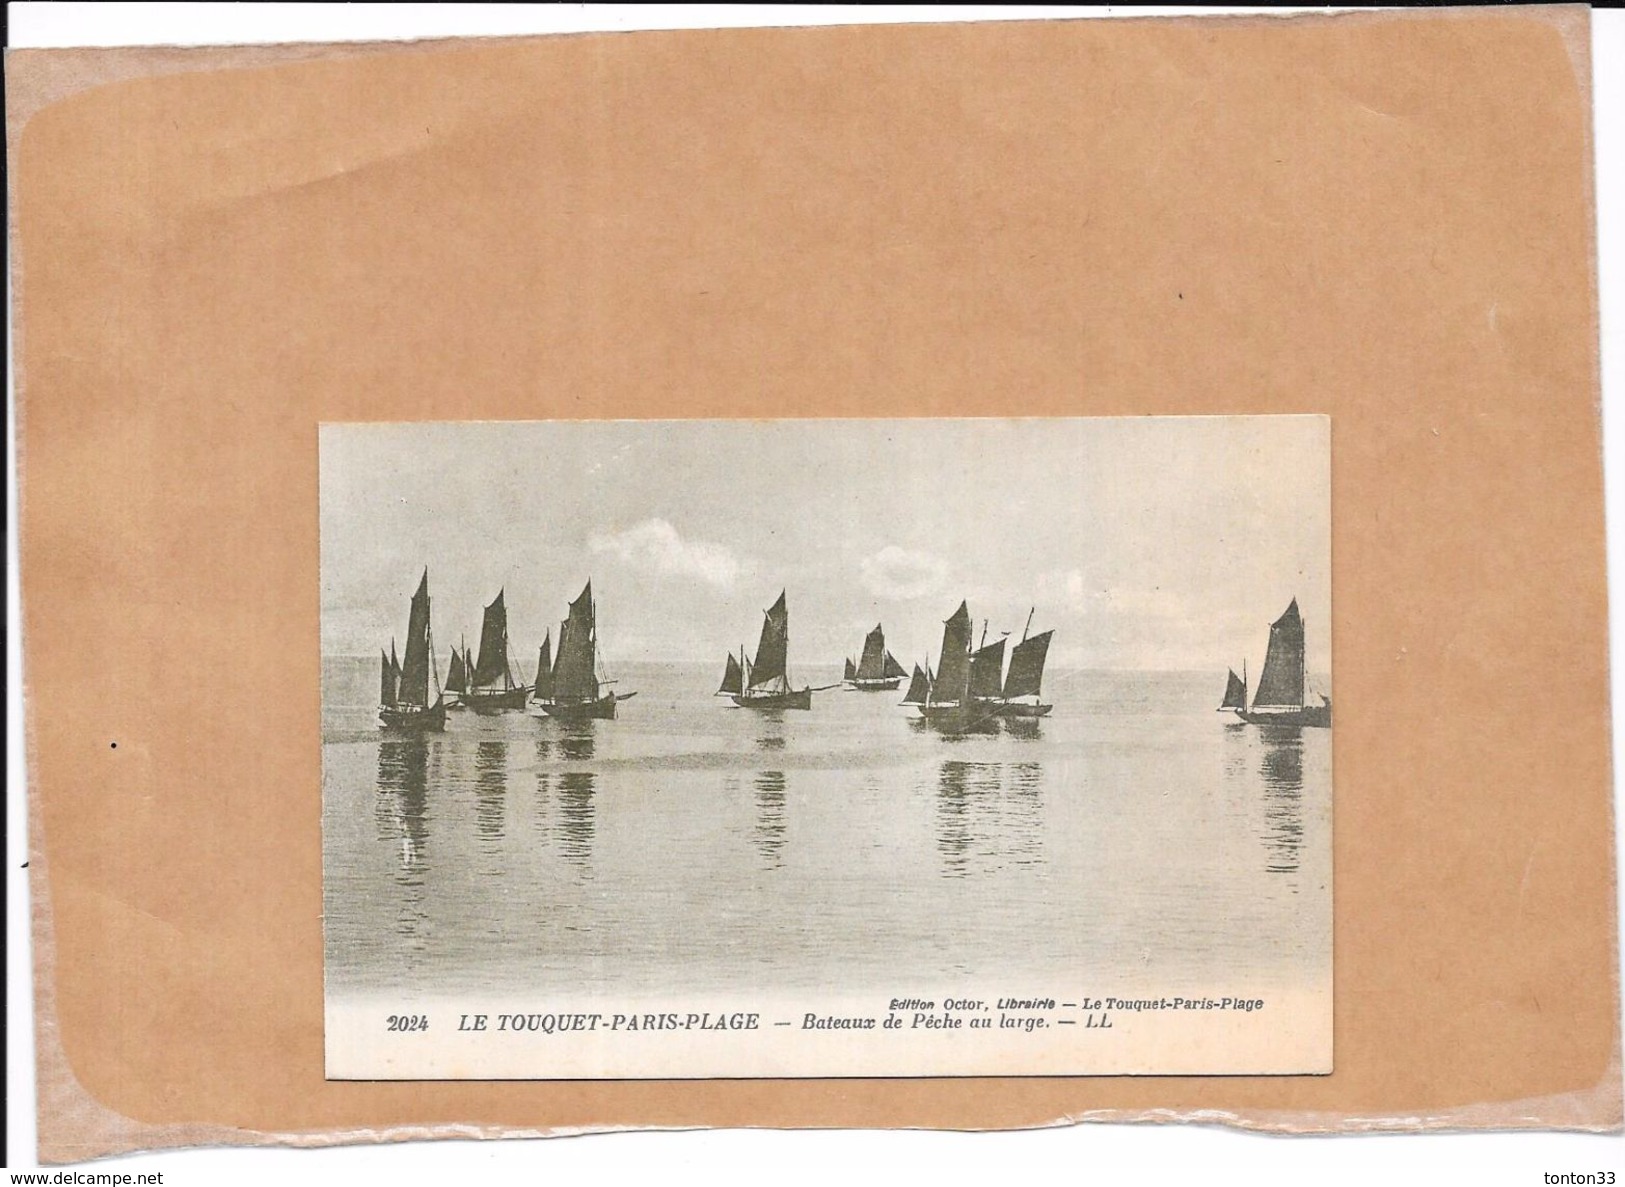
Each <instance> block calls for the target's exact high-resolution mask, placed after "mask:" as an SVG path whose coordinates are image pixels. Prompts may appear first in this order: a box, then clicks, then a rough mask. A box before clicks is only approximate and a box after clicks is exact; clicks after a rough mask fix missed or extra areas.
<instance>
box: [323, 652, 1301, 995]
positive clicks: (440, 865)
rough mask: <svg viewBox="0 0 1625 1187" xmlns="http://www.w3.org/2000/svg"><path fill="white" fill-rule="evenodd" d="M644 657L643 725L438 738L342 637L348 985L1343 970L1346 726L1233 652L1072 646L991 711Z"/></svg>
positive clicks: (327, 750) (603, 984) (730, 982)
mask: <svg viewBox="0 0 1625 1187" xmlns="http://www.w3.org/2000/svg"><path fill="white" fill-rule="evenodd" d="M617 675H618V676H619V677H620V679H621V683H620V684H619V685H618V686H617V687H618V688H619V689H620V690H621V691H629V690H634V689H635V690H637V692H638V695H637V697H636V698H635V699H634V700H631V701H628V702H625V703H623V704H622V705H620V706H619V713H620V717H619V719H618V720H616V721H600V722H593V723H590V724H586V725H578V726H564V725H561V724H559V723H558V722H555V721H552V720H549V719H545V718H541V717H534V716H530V715H528V714H524V713H509V714H503V715H500V716H495V717H479V716H475V715H473V714H471V713H466V712H453V713H452V714H451V715H450V720H449V722H448V724H447V726H446V730H445V732H444V733H443V734H431V735H427V736H426V737H423V738H408V737H398V736H392V735H387V734H384V733H383V732H382V731H380V730H379V729H378V728H377V726H376V717H375V702H376V699H377V686H378V679H377V661H376V660H375V659H352V658H347V657H345V658H333V657H330V658H328V659H326V660H324V663H323V669H322V678H323V718H322V726H323V771H324V774H323V787H324V808H323V846H324V867H325V903H326V946H327V978H328V986H329V990H330V991H331V992H332V993H334V994H337V995H340V996H342V995H344V994H345V993H360V992H368V993H370V992H379V991H387V990H399V989H406V988H410V989H414V990H418V991H426V992H436V993H461V992H485V991H491V990H510V989H512V990H524V991H526V992H528V993H546V992H548V991H557V992H565V991H583V992H591V991H595V990H598V989H608V988H613V989H616V990H620V991H623V992H625V991H669V992H679V991H698V992H704V991H715V990H724V989H741V988H749V987H761V986H774V987H778V988H784V989H796V990H804V989H812V990H817V989H832V988H835V987H840V988H843V989H849V990H850V989H861V988H866V987H883V986H884V987H891V986H897V985H900V984H904V983H907V984H910V985H912V984H916V983H923V984H935V983H936V981H935V980H933V979H938V978H959V977H961V976H965V977H981V978H998V979H1001V980H1002V979H1005V978H1008V979H1009V981H1010V983H1011V986H1012V990H1013V991H1019V990H1020V989H1021V988H1022V987H1023V982H1022V981H1021V979H1022V978H1028V979H1034V980H1036V979H1047V980H1048V982H1049V983H1053V975H1054V974H1055V972H1056V971H1057V970H1062V969H1065V970H1070V971H1073V972H1075V973H1077V974H1080V975H1089V976H1090V977H1092V978H1096V979H1107V978H1110V977H1112V976H1121V977H1133V978H1134V979H1135V980H1137V981H1141V982H1148V981H1149V982H1158V981H1166V982H1167V984H1168V985H1169V986H1170V992H1177V991H1179V990H1180V989H1181V988H1185V989H1190V990H1195V991H1200V992H1211V991H1215V990H1218V991H1223V989H1224V987H1225V986H1226V985H1227V984H1231V983H1234V984H1236V985H1238V986H1244V985H1245V984H1247V983H1249V982H1251V983H1255V984H1256V983H1257V982H1258V981H1259V980H1261V979H1270V980H1278V979H1282V978H1289V979H1294V980H1296V979H1310V980H1317V979H1320V978H1323V977H1328V978H1329V974H1330V968H1331V833H1330V828H1331V731H1330V730H1324V729H1320V730H1303V731H1301V733H1300V732H1297V731H1284V732H1281V733H1274V732H1271V733H1266V732H1264V731H1262V730H1260V729H1257V728H1254V727H1248V726H1242V725H1238V724H1233V723H1231V721H1232V719H1230V718H1228V716H1227V715H1221V714H1218V713H1215V712H1214V711H1213V706H1214V705H1215V704H1216V703H1217V701H1218V698H1219V696H1220V694H1221V693H1222V691H1223V688H1224V673H1223V672H1222V671H1220V672H1218V673H1183V672H1149V673H1148V672H1092V671H1079V672H1065V671H1057V672H1051V673H1050V674H1049V675H1048V677H1047V678H1046V681H1045V690H1044V691H1045V696H1044V699H1045V700H1046V701H1053V702H1054V703H1055V706H1056V707H1055V711H1054V713H1053V715H1052V716H1050V717H1048V718H1045V719H1043V720H1041V721H1038V722H1027V723H1021V724H1012V725H1005V726H1002V727H998V728H997V730H996V732H993V733H989V734H986V735H967V736H962V737H945V736H942V735H940V734H936V733H933V732H929V731H927V730H925V729H923V728H921V727H920V725H919V724H918V723H917V722H916V721H914V720H912V719H911V716H910V713H911V711H910V710H905V709H903V708H900V707H899V706H898V705H897V703H896V702H897V701H898V699H899V697H900V695H901V694H900V693H897V692H887V693H859V692H849V691H845V690H843V689H832V690H830V691H828V692H823V693H818V694H815V695H814V698H813V709H812V711H811V712H785V713H782V714H776V715H764V714H761V713H757V712H753V711H750V710H745V709H737V708H734V707H733V706H732V705H731V704H730V703H729V702H728V701H727V700H726V699H725V698H718V697H713V696H711V695H710V694H711V692H712V690H713V689H714V688H715V687H716V683H717V680H718V678H719V673H718V672H715V671H713V670H711V668H710V667H708V666H694V665H680V664H672V665H655V664H648V665H622V666H621V668H620V670H619V671H618V672H617ZM839 676H840V672H839V669H838V668H830V669H829V670H828V671H821V670H819V669H817V668H806V667H803V668H798V670H797V672H796V677H797V679H798V682H801V681H806V682H810V683H813V684H815V685H816V684H827V683H833V682H835V681H836V680H838V679H839ZM1039 988H1042V986H1041V985H1040V986H1039Z"/></svg>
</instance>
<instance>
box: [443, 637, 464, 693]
mask: <svg viewBox="0 0 1625 1187" xmlns="http://www.w3.org/2000/svg"><path fill="white" fill-rule="evenodd" d="M446 691H447V692H467V691H468V680H467V678H466V677H465V675H464V673H463V657H462V654H461V653H460V652H459V651H458V650H457V648H455V647H453V648H452V649H451V668H450V670H449V671H448V672H447V673H446Z"/></svg>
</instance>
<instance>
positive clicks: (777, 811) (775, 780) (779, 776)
mask: <svg viewBox="0 0 1625 1187" xmlns="http://www.w3.org/2000/svg"><path fill="white" fill-rule="evenodd" d="M781 740H782V739H781ZM784 790H785V784H784V772H783V771H758V772H757V774H756V830H755V837H756V848H757V850H758V851H759V852H760V853H761V855H762V861H763V864H765V865H766V867H767V868H768V869H770V870H776V869H779V868H780V867H781V866H782V865H783V864H784V863H783V860H782V854H783V851H784V839H785V832H786V822H785V814H784V802H785V795H784Z"/></svg>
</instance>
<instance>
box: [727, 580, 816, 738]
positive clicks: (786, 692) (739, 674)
mask: <svg viewBox="0 0 1625 1187" xmlns="http://www.w3.org/2000/svg"><path fill="white" fill-rule="evenodd" d="M789 652H790V611H789V609H788V608H787V607H786V606H785V603H784V592H783V591H782V590H781V591H780V593H779V600H778V601H776V602H774V603H773V606H772V608H771V609H769V610H767V611H766V617H765V618H764V619H763V621H762V637H761V640H760V641H759V642H758V643H757V644H756V658H755V660H754V661H753V660H749V659H746V658H745V652H744V648H740V651H739V658H738V659H737V660H735V659H734V657H733V656H731V655H730V656H729V657H728V666H727V668H726V669H725V670H724V672H723V676H722V687H721V688H719V689H718V690H717V691H718V692H719V693H721V694H725V695H727V696H728V697H730V698H732V700H733V703H734V704H736V705H738V706H740V707H741V708H745V709H811V708H812V694H813V693H815V692H822V691H823V690H824V688H834V687H835V686H834V685H833V684H827V685H824V686H823V687H821V688H812V687H806V688H801V689H795V688H792V687H791V685H790V673H789V667H788V661H789Z"/></svg>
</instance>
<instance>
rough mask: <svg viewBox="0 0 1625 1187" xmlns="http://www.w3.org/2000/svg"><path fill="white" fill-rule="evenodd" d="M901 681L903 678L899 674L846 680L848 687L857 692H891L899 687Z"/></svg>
mask: <svg viewBox="0 0 1625 1187" xmlns="http://www.w3.org/2000/svg"><path fill="white" fill-rule="evenodd" d="M902 683H903V678H902V677H901V676H887V677H883V678H881V679H876V680H857V679H853V680H848V681H847V682H846V684H847V687H848V688H852V689H855V690H857V691H858V692H891V691H892V690H893V689H896V688H900V687H901V686H902Z"/></svg>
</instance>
